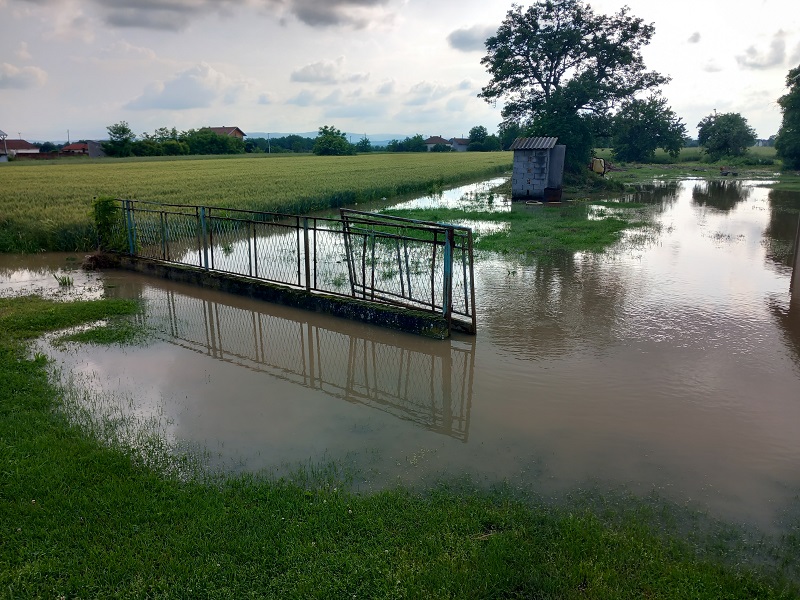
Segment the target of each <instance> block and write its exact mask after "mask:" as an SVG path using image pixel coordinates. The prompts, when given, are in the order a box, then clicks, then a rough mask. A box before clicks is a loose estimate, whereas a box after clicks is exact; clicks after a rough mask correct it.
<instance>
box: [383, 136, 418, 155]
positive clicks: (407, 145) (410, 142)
mask: <svg viewBox="0 0 800 600" xmlns="http://www.w3.org/2000/svg"><path fill="white" fill-rule="evenodd" d="M386 150H387V151H388V152H427V151H428V146H427V145H425V138H423V137H422V135H421V134H419V133H417V134H416V135H413V136H411V137H406V139H404V140H403V141H402V142H400V141H398V140H392V141H390V142H389V144H388V145H387V146H386Z"/></svg>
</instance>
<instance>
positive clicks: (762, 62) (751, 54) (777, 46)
mask: <svg viewBox="0 0 800 600" xmlns="http://www.w3.org/2000/svg"><path fill="white" fill-rule="evenodd" d="M785 37H786V34H785V33H784V32H783V30H778V31H777V32H776V33H775V35H774V36H772V41H771V42H770V44H769V50H767V52H765V53H763V52H759V51H758V50H756V47H755V46H750V47H749V48H747V50H745V51H744V54H742V55H739V56H737V57H736V62H737V63H739V65H740V66H741V67H742V68H745V69H755V70H761V69H771V68H772V67H777V66H780V65H783V62H784V60H786V40H785Z"/></svg>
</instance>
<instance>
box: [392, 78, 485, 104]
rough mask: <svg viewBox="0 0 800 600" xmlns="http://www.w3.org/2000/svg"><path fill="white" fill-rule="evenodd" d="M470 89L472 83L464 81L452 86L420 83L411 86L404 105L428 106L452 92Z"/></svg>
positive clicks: (426, 82) (428, 82) (427, 82)
mask: <svg viewBox="0 0 800 600" xmlns="http://www.w3.org/2000/svg"><path fill="white" fill-rule="evenodd" d="M470 87H472V83H471V82H470V81H469V80H466V79H465V80H463V81H461V82H459V83H456V84H454V85H442V84H440V83H432V82H430V81H420V82H419V83H417V84H414V85H412V86H411V89H410V90H409V91H408V97H407V99H406V101H405V102H404V104H405V105H406V106H423V105H429V104H430V103H431V102H435V101H436V100H440V99H441V98H445V97H447V96H449V95H450V94H452V93H453V92H464V91H465V90H469V89H470ZM462 95H463V94H462ZM470 95H471V94H470Z"/></svg>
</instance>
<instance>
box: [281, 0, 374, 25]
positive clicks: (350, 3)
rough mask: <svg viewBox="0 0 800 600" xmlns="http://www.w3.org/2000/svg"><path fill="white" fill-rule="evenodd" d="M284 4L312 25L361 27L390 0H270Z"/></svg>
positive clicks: (303, 20) (304, 21)
mask: <svg viewBox="0 0 800 600" xmlns="http://www.w3.org/2000/svg"><path fill="white" fill-rule="evenodd" d="M269 1H270V2H273V3H279V4H281V5H284V6H285V8H286V10H287V11H288V12H289V13H291V14H292V15H294V16H295V17H296V18H297V19H298V20H300V21H302V22H303V23H305V24H306V25H309V26H311V27H332V26H338V25H346V26H350V27H355V28H356V29H361V28H364V27H366V26H367V25H369V24H370V22H371V21H372V20H373V19H374V18H375V17H376V16H378V15H379V14H380V9H382V8H384V7H385V6H386V5H387V4H388V3H389V0H324V1H320V0H269Z"/></svg>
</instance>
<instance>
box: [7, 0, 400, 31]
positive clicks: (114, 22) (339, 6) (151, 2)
mask: <svg viewBox="0 0 800 600" xmlns="http://www.w3.org/2000/svg"><path fill="white" fill-rule="evenodd" d="M20 1H22V2H27V3H30V4H36V5H39V6H46V5H55V4H60V3H61V2H62V1H63V0H20ZM86 1H87V3H88V4H93V5H94V6H96V7H98V8H99V10H100V14H99V18H100V19H101V20H102V21H103V22H104V23H106V24H107V25H110V26H112V27H120V28H129V27H131V28H141V29H154V30H159V31H181V30H183V29H186V28H187V27H188V26H189V25H190V24H191V23H192V21H193V20H195V19H198V18H201V17H204V16H206V15H209V14H221V15H225V14H231V13H233V12H234V11H236V10H237V9H239V8H244V7H256V8H262V9H264V12H265V13H266V14H267V15H269V16H275V17H277V18H278V19H279V20H283V19H284V18H285V17H287V16H293V17H294V18H296V19H297V20H299V21H301V22H303V23H305V24H306V25H309V26H311V27H334V26H348V27H354V28H357V29H359V28H364V27H367V26H368V25H370V24H371V23H373V22H375V21H376V20H380V19H381V18H384V17H385V16H386V13H388V10H387V8H386V7H387V5H388V4H389V3H390V2H392V1H393V0H325V1H320V0H86Z"/></svg>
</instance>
